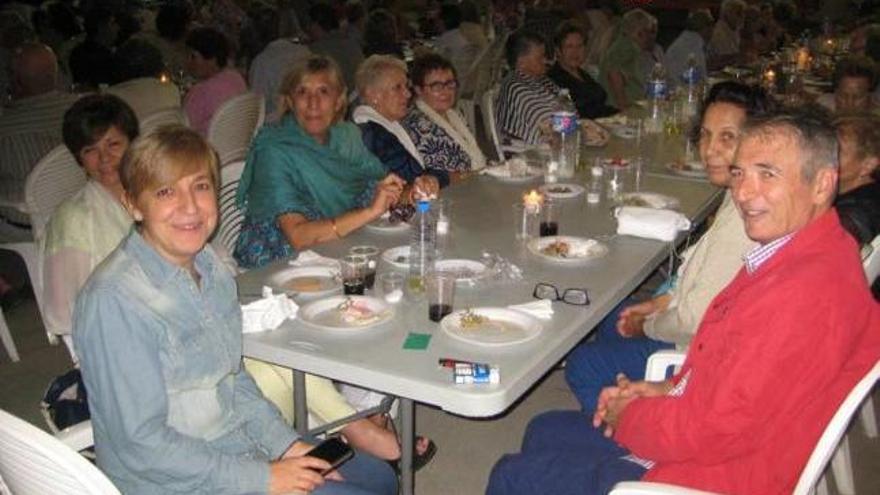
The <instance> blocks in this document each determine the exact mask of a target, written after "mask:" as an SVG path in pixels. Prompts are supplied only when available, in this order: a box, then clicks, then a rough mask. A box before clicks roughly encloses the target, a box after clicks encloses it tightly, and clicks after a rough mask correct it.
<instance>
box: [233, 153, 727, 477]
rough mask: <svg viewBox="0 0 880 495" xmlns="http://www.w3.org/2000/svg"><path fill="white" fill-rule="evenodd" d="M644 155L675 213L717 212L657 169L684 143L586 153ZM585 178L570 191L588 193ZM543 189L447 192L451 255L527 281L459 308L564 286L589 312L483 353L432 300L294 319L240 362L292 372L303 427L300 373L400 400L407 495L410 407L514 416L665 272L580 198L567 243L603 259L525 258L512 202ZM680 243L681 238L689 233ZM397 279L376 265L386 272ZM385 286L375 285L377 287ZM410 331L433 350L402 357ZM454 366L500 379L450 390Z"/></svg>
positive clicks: (253, 284)
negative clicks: (350, 323)
mask: <svg viewBox="0 0 880 495" xmlns="http://www.w3.org/2000/svg"><path fill="white" fill-rule="evenodd" d="M639 150H640V152H641V153H643V155H644V156H645V158H646V163H645V165H644V168H643V173H642V174H641V175H642V179H641V186H640V189H641V190H642V191H652V192H658V193H662V194H666V195H670V196H674V197H676V198H678V200H679V201H680V203H681V205H680V211H681V212H682V213H684V214H685V215H687V216H688V218H690V219H692V221H693V222H694V223H695V224H696V223H698V222H700V221H702V220H703V219H704V218H705V216H706V215H707V214H708V213H710V212H711V211H712V210H713V207H714V206H715V205H716V204H717V202H718V200H719V199H720V190H719V189H717V188H715V187H713V186H711V185H709V184H708V183H707V182H704V181H697V180H693V179H687V178H681V177H677V176H675V175H674V174H672V173H667V171H666V169H665V168H664V167H663V166H662V165H663V163H664V162H665V161H667V160H670V159H671V158H672V157H673V156H675V155H676V154H680V144H673V143H671V142H669V141H665V140H664V138H663V137H660V136H658V137H655V138H650V139H645V140H644V142H643V143H642V146H641V147H640V148H636V147H635V142H634V141H633V140H628V141H626V140H621V139H618V138H612V140H611V142H610V143H609V145H608V146H607V147H606V148H601V149H586V150H585V153H587V156H586V157H585V158H586V160H585V161H586V162H587V163H592V160H593V157H595V156H601V157H610V156H624V157H628V156H632V155H633V154H634V153H637V152H639ZM586 175H587V174H586V173H585V172H584V171H580V172H578V174H577V175H576V177H575V178H574V179H573V180H570V181H569V182H577V183H581V184H583V183H584V182H585V180H586V179H587V177H586ZM541 183H542V181H541V179H540V178H539V179H535V180H533V181H531V182H528V183H517V184H512V183H505V182H501V181H498V180H497V179H494V178H491V177H488V176H478V177H472V178H470V179H469V180H467V181H465V182H462V183H459V184H456V185H453V186H451V187H449V188H448V189H446V190H445V191H443V197H444V198H447V199H450V200H451V201H452V208H451V216H452V227H451V231H450V234H449V242H448V245H447V246H446V249H445V251H444V257H445V258H468V259H480V256H481V253H482V252H483V251H488V252H492V253H497V254H499V255H501V256H503V257H505V258H507V259H508V260H509V261H511V262H513V263H514V264H516V265H517V266H519V267H520V268H521V269H522V272H523V278H522V280H519V281H517V282H509V283H504V284H477V286H475V287H473V288H467V287H459V288H458V289H457V291H456V296H455V308H456V309H463V308H467V307H478V306H506V305H510V304H516V303H524V302H529V301H531V300H532V290H533V288H534V286H535V284H536V283H537V282H549V283H552V284H554V285H556V286H557V287H558V288H560V289H565V288H570V287H579V288H586V289H587V290H588V291H589V296H590V300H591V304H590V305H589V306H587V307H582V306H571V305H568V304H564V303H561V302H558V303H554V304H553V309H554V315H553V319H552V320H550V321H543V325H544V327H543V330H542V332H541V334H540V336H539V337H537V338H535V339H533V340H531V341H528V342H525V343H522V344H518V345H511V346H506V347H486V346H477V345H468V344H464V343H463V342H461V341H458V340H454V339H452V338H450V337H448V336H447V335H446V334H445V333H444V332H443V331H442V330H441V329H440V325H439V324H437V323H433V322H431V321H429V320H428V318H427V313H428V310H427V303H426V302H425V301H424V300H422V301H417V302H413V301H408V300H406V299H404V300H403V301H402V302H401V303H399V304H397V305H396V306H395V310H396V313H395V315H394V317H393V318H392V319H391V320H390V321H389V322H387V323H384V324H382V325H380V326H377V327H373V328H369V329H365V330H353V331H352V332H350V333H345V334H340V332H334V331H322V330H319V329H315V328H312V327H309V326H307V325H305V324H303V323H302V322H300V321H299V320H288V321H286V322H285V323H284V324H282V325H281V327H280V328H278V329H276V330H273V331H267V332H262V333H255V334H247V335H245V336H244V355H245V356H248V357H252V358H256V359H260V360H263V361H267V362H270V363H275V364H279V365H282V366H285V367H289V368H292V369H293V370H295V383H296V384H297V385H298V386H297V388H296V392H295V395H296V397H295V405H296V409H297V411H296V412H297V423H296V424H297V428H298V429H300V430H301V431H303V428H304V426H303V425H304V424H305V408H304V405H305V400H304V397H305V396H304V394H305V390H304V386H303V376H304V375H303V374H302V373H312V374H315V375H319V376H323V377H327V378H330V379H333V380H337V381H341V382H346V383H351V384H354V385H357V386H361V387H365V388H370V389H374V390H377V391H380V392H384V393H387V394H391V395H394V396H397V397H399V398H400V400H401V406H400V412H401V417H400V421H401V437H402V442H403V446H402V449H403V450H402V451H403V453H404V458H403V459H402V460H401V472H402V473H403V476H402V493H404V494H410V493H413V476H412V472H411V469H410V467H411V455H410V454H411V452H412V442H413V437H414V435H413V431H414V406H413V403H414V402H418V403H422V404H427V405H431V406H435V407H439V408H441V409H443V410H444V411H447V412H450V413H453V414H458V415H462V416H468V417H490V416H494V415H498V414H500V413H502V412H504V411H505V410H506V409H507V408H509V407H510V406H511V405H512V404H513V403H514V402H515V401H517V399H519V398H520V397H521V396H522V395H523V394H525V393H526V392H527V391H528V390H529V388H530V387H531V386H532V385H534V384H535V383H536V382H537V381H538V380H539V379H540V378H541V377H542V376H543V375H544V374H545V373H547V372H548V370H550V369H552V368H553V367H554V366H555V365H556V364H557V363H558V362H559V361H560V360H562V359H563V358H564V357H565V355H566V354H567V353H568V352H569V351H570V350H571V349H572V348H573V347H574V346H575V345H576V344H577V343H578V342H579V341H580V340H581V339H583V338H584V337H586V336H587V335H588V334H589V333H590V331H591V329H592V328H593V327H594V326H595V325H596V324H597V323H598V322H599V321H600V320H601V319H602V318H604V317H605V315H606V314H608V312H609V311H611V310H612V309H613V308H614V307H615V306H616V305H617V304H618V303H619V302H620V301H621V300H623V299H624V298H625V297H626V296H627V295H628V294H630V293H631V292H632V291H633V290H634V289H635V288H636V287H637V286H638V285H639V284H640V283H641V282H642V281H644V280H645V279H646V278H647V277H648V276H649V275H650V274H651V273H652V272H653V271H654V270H655V269H656V268H657V266H658V265H659V264H660V263H662V262H663V261H664V260H665V259H667V257H668V256H669V253H670V245H669V244H667V243H663V242H659V241H653V240H647V239H640V238H635V237H629V236H617V235H614V233H615V230H616V220H615V219H614V218H613V215H612V207H613V205H612V204H611V203H610V202H609V201H608V200H607V199H606V198H604V197H603V200H602V202H601V203H600V204H598V205H589V204H587V202H586V200H585V197H584V195H581V196H578V197H577V198H574V199H569V200H559V201H560V202H561V203H562V205H563V207H562V214H561V216H560V222H559V233H560V234H561V235H574V236H584V237H593V238H596V237H598V238H600V239H602V240H603V241H604V242H606V243H607V245H608V247H609V252H608V254H607V255H606V256H604V257H602V258H600V259H598V260H594V261H590V262H587V263H584V264H583V265H576V266H571V265H559V264H555V263H553V262H549V261H545V260H542V259H539V258H537V257H536V256H534V255H532V254H530V253H529V252H528V251H527V250H526V249H525V247H524V246H523V244H522V243H519V242H517V241H516V240H515V238H514V232H513V225H514V223H513V212H512V205H513V204H514V203H515V202H521V201H522V195H523V193H524V192H526V191H528V190H529V189H536V188H537V187H538V186H539V185H540V184H541ZM683 235H684V234H683ZM408 242H409V230H406V231H405V232H403V233H396V234H391V233H378V232H374V231H371V230H369V229H367V228H364V229H361V230H360V231H358V232H356V233H353V234H352V235H349V236H348V237H346V238H345V239H341V240H339V241H336V242H332V243H328V244H325V245H321V246H318V247H316V248H315V251H317V252H319V253H320V254H322V255H325V256H330V257H340V256H342V255H344V254H346V253H347V251H348V249H349V248H350V247H351V246H355V245H359V244H374V245H376V246H378V247H379V248H380V249H382V250H384V249H387V248H390V247H394V246H399V245H405V244H408ZM288 266H289V265H288V263H287V260H279V261H277V262H275V263H273V264H271V265H268V266H266V267H263V268H261V269H258V270H252V271H249V272H247V273H244V274H242V275H240V276H239V278H238V283H239V292H240V294H241V295H242V296H243V297H244V296H245V295H255V294H259V293H260V289H261V287H262V285H263V284H264V282H265V281H266V280H267V278H268V277H270V276H271V275H272V274H273V273H277V272H278V271H280V270H283V269H285V268H287V267H288ZM388 270H391V267H390V266H387V265H386V264H385V263H384V262H380V264H379V268H378V271H379V273H382V272H385V271H388ZM377 289H378V288H377ZM410 332H420V333H430V334H431V335H432V338H431V341H430V344H429V346H428V347H427V349H426V350H423V351H418V350H404V349H403V343H404V340H405V339H406V337H407V335H408V334H409V333H410ZM442 357H452V358H456V359H463V360H468V361H474V362H484V363H492V364H495V365H498V366H499V367H500V370H501V383H500V384H498V385H455V384H453V383H452V377H451V373H450V371H449V370H448V369H442V368H440V367H438V364H437V360H438V359H439V358H442Z"/></svg>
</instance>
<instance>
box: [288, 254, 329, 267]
mask: <svg viewBox="0 0 880 495" xmlns="http://www.w3.org/2000/svg"><path fill="white" fill-rule="evenodd" d="M287 263H288V264H289V265H290V266H330V267H333V268H339V260H336V259H333V258H328V257H326V256H321V255H320V254H318V253H316V252H314V251H312V250H308V251H303V252H301V253H299V256H297V257H296V259H293V260H290V261H288V262H287Z"/></svg>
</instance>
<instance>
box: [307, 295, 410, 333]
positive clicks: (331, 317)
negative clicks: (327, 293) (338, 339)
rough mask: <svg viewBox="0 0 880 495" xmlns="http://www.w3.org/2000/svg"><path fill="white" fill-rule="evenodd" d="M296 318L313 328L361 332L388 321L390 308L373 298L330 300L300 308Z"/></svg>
mask: <svg viewBox="0 0 880 495" xmlns="http://www.w3.org/2000/svg"><path fill="white" fill-rule="evenodd" d="M346 305H353V307H354V309H345V307H346ZM297 317H298V318H299V319H300V320H302V322H303V323H306V324H308V325H310V326H313V327H315V328H321V329H326V330H343V331H352V330H362V329H365V328H371V327H375V326H376V325H380V324H382V323H385V322H386V321H388V320H390V319H391V318H392V317H394V307H393V306H391V305H390V304H388V303H386V302H385V301H383V300H382V299H379V298H376V297H369V296H332V297H328V298H325V299H319V300H317V301H312V302H310V303H308V304H305V305H303V306H302V307H301V308H299V313H298V314H297Z"/></svg>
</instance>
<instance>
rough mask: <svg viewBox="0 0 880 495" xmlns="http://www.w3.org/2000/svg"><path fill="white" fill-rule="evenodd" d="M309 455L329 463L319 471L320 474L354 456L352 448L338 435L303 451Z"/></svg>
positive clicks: (331, 469) (324, 474) (329, 470)
mask: <svg viewBox="0 0 880 495" xmlns="http://www.w3.org/2000/svg"><path fill="white" fill-rule="evenodd" d="M305 455H307V456H309V457H317V458H318V459H323V460H325V461H327V462H328V463H330V468H328V469H325V470H323V471H321V476H326V475H327V473H329V472H331V471H334V470H336V468H338V467H339V466H341V465H342V464H344V463H345V462H346V461H348V460H349V459H351V458H352V457H354V450H352V449H351V447H349V446H348V444H347V443H345V442H343V441H342V440H341V439H340V438H339V437H330V438H328V439H326V440H324V441H323V442H321V443H319V444H318V445H317V446H316V447H315V448H313V449H312V450H310V451H308V452H306V453H305Z"/></svg>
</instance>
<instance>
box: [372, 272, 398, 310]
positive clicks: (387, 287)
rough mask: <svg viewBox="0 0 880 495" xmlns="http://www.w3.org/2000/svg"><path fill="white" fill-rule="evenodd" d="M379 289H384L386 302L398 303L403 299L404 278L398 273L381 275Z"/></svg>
mask: <svg viewBox="0 0 880 495" xmlns="http://www.w3.org/2000/svg"><path fill="white" fill-rule="evenodd" d="M378 278H379V287H381V288H382V294H383V296H384V297H385V300H386V301H388V302H390V303H397V302H399V301H400V299H401V298H402V297H403V282H404V277H403V275H402V274H400V273H397V272H388V273H383V274H381V275H379V277H378Z"/></svg>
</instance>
